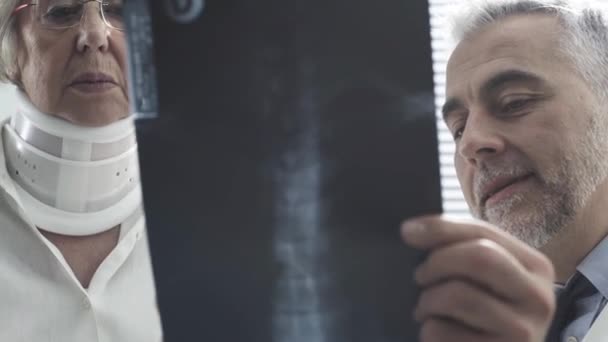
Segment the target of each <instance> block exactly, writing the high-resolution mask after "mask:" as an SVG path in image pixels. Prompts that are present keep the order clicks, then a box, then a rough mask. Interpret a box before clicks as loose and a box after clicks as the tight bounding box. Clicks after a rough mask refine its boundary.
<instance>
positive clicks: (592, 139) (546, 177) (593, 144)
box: [472, 114, 608, 248]
mask: <svg viewBox="0 0 608 342" xmlns="http://www.w3.org/2000/svg"><path fill="white" fill-rule="evenodd" d="M599 118H600V116H598V115H597V114H596V115H593V117H592V119H591V120H590V121H589V122H588V128H587V129H586V132H584V134H582V136H581V137H579V139H577V141H571V142H568V144H565V145H566V146H568V147H570V148H572V147H573V148H575V149H576V150H574V149H571V150H567V151H563V155H562V158H561V163H559V164H558V165H556V166H555V167H553V168H552V169H548V170H542V171H541V172H537V171H539V170H535V169H534V168H533V166H532V163H531V162H530V161H528V160H519V159H518V160H508V161H507V160H505V161H502V162H500V163H484V164H482V165H481V167H480V169H479V170H478V172H477V175H476V179H475V181H474V184H475V186H474V190H475V194H476V197H477V202H476V204H477V205H476V206H475V207H472V212H473V215H474V216H475V217H476V218H479V219H482V220H484V221H487V222H490V223H492V224H494V225H496V226H498V227H500V228H502V229H504V230H505V231H507V232H508V233H510V234H512V235H513V236H515V237H517V238H519V239H520V240H522V241H524V242H526V243H527V244H528V245H530V246H532V247H535V248H540V247H542V246H544V245H546V244H547V243H548V242H549V241H550V240H551V239H552V238H553V237H554V236H556V235H557V234H558V233H559V232H560V231H562V230H563V229H564V228H565V227H566V226H568V225H569V224H571V223H572V222H573V221H574V219H575V217H576V216H577V214H578V213H579V212H580V211H581V209H582V208H583V207H584V206H585V205H586V204H587V202H588V200H589V198H590V197H591V196H592V195H593V193H594V192H595V190H596V189H597V187H598V185H599V184H600V183H602V182H603V181H604V179H605V178H606V176H608V158H605V157H604V156H603V155H604V153H605V151H607V150H608V149H607V147H608V142H607V140H608V138H607V137H608V129H607V128H606V124H605V122H604V121H607V120H605V119H599ZM558 162H559V161H558ZM528 173H533V174H534V175H533V177H532V178H529V179H528V180H527V181H526V182H529V184H528V186H529V187H531V188H532V189H526V190H527V191H523V192H522V193H517V194H514V195H512V196H510V197H509V198H507V199H504V200H502V201H500V202H499V203H495V204H493V205H492V207H490V208H487V207H486V206H485V204H484V203H479V198H481V197H480V196H481V191H480V190H481V188H482V187H483V186H484V185H485V184H488V182H490V181H492V180H493V179H496V177H499V176H521V175H523V174H528ZM536 189H538V193H537V194H536V195H533V196H530V194H529V193H528V191H534V190H536ZM526 195H527V196H526ZM516 208H521V210H518V211H514V210H515V209H516Z"/></svg>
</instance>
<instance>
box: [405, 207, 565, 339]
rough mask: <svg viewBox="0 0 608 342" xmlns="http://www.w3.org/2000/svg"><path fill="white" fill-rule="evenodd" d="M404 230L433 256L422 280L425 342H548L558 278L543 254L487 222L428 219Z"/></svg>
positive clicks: (420, 314) (418, 273)
mask: <svg viewBox="0 0 608 342" xmlns="http://www.w3.org/2000/svg"><path fill="white" fill-rule="evenodd" d="M530 229H534V228H533V227H530ZM402 232H403V238H404V240H405V241H406V242H407V244H409V245H410V246H412V247H414V248H417V249H421V250H426V251H428V253H429V254H428V258H427V259H426V261H425V262H424V263H423V264H422V265H420V267H419V268H418V269H417V271H416V274H415V278H416V282H417V283H418V284H419V285H420V286H421V288H422V291H421V295H420V299H419V301H418V306H417V308H416V312H415V318H416V320H417V321H419V322H420V323H421V325H422V327H421V332H420V341H421V342H460V341H462V342H477V341H480V342H481V341H483V342H490V341H492V342H499V341H500V342H542V341H544V339H545V335H546V333H547V330H548V328H549V325H550V323H551V319H552V317H553V313H554V311H555V296H554V293H553V281H554V278H555V275H554V271H553V266H552V264H551V262H550V261H549V259H547V258H546V257H545V256H544V255H543V254H541V253H540V252H538V251H537V250H535V249H534V248H531V247H529V246H528V245H526V244H525V243H523V242H521V241H519V240H518V239H516V238H515V237H512V236H510V235H509V234H508V233H506V232H503V231H501V230H499V229H498V228H496V227H493V226H491V225H489V224H487V223H484V222H480V221H455V220H449V219H447V218H445V217H440V216H433V217H423V218H417V219H414V220H409V221H407V222H405V223H404V224H403V227H402Z"/></svg>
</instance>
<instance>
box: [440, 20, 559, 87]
mask: <svg viewBox="0 0 608 342" xmlns="http://www.w3.org/2000/svg"><path fill="white" fill-rule="evenodd" d="M556 25H559V24H558V22H557V19H556V18H553V17H549V16H547V15H525V16H517V17H513V18H508V19H505V20H501V21H499V22H497V23H495V24H492V25H490V26H488V27H487V28H485V29H482V31H481V32H479V33H477V34H476V35H474V36H471V37H469V38H467V39H465V40H463V41H462V42H461V43H459V44H458V46H457V47H456V49H455V50H454V52H453V53H452V55H451V56H450V59H449V61H448V66H447V80H446V81H447V87H448V89H447V90H448V91H449V89H450V87H452V86H455V85H457V84H459V83H462V82H463V81H465V80H466V81H470V80H471V78H474V77H475V76H479V81H483V79H485V78H487V77H490V75H485V74H495V73H497V72H499V71H500V70H501V69H503V70H504V69H512V68H517V69H521V70H529V71H534V72H536V73H542V70H543V69H548V68H551V67H552V65H553V64H558V63H562V62H563V60H562V59H561V58H558V56H559V52H558V45H557V44H558V41H557V37H558V36H559V33H558V30H556ZM480 74H481V75H480Z"/></svg>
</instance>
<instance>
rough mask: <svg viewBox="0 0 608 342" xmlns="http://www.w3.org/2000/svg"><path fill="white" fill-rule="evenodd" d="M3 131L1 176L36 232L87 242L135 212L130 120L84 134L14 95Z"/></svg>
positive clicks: (134, 160) (137, 187) (136, 172)
mask: <svg viewBox="0 0 608 342" xmlns="http://www.w3.org/2000/svg"><path fill="white" fill-rule="evenodd" d="M18 97H19V104H18V109H17V112H16V113H15V114H14V115H13V116H12V117H11V120H10V122H9V123H7V124H6V125H5V126H4V129H3V134H2V137H3V141H4V152H5V156H6V164H7V165H6V166H7V170H8V172H9V174H10V176H11V178H12V179H13V181H14V184H15V187H16V189H17V193H18V195H19V197H20V199H21V202H22V205H23V206H24V210H25V213H26V215H27V216H28V217H29V218H30V219H31V221H32V223H34V224H35V225H36V226H37V227H38V228H40V229H44V230H47V231H50V232H53V233H57V234H62V235H72V236H84V235H93V234H97V233H101V232H104V231H106V230H108V229H111V228H113V227H116V226H117V225H120V224H121V223H123V222H124V221H125V220H126V219H127V218H128V217H129V216H130V215H131V214H133V213H134V212H135V210H136V209H137V208H138V207H139V206H140V204H141V201H142V199H141V187H140V180H139V165H138V159H137V158H138V157H137V142H136V138H135V127H134V124H133V119H132V118H131V117H129V118H127V119H123V120H120V121H118V122H116V123H112V124H110V125H108V126H104V127H99V128H91V127H81V126H76V125H74V124H71V123H69V122H67V121H65V120H61V119H58V118H56V117H53V116H51V115H47V114H43V113H41V112H39V111H38V110H37V109H36V108H34V106H33V105H32V104H31V103H30V101H29V100H28V99H27V98H26V97H25V95H24V94H21V93H20V94H18Z"/></svg>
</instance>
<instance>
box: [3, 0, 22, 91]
mask: <svg viewBox="0 0 608 342" xmlns="http://www.w3.org/2000/svg"><path fill="white" fill-rule="evenodd" d="M18 3H19V0H0V82H11V79H10V77H11V75H12V74H13V73H14V68H15V66H16V64H17V61H16V50H17V37H16V35H17V32H16V27H15V17H14V16H13V11H14V10H15V7H17V4H18Z"/></svg>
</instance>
